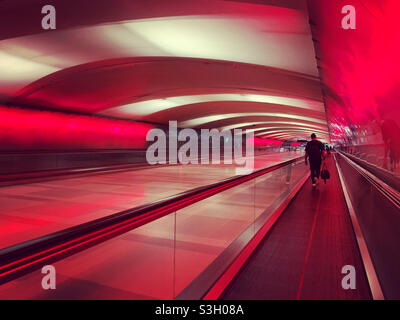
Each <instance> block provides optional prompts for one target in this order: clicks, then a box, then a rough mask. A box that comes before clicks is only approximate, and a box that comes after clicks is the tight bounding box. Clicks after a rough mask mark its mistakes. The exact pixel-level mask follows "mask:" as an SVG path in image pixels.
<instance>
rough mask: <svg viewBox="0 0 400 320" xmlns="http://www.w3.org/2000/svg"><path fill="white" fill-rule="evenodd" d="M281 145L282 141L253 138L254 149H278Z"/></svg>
mask: <svg viewBox="0 0 400 320" xmlns="http://www.w3.org/2000/svg"><path fill="white" fill-rule="evenodd" d="M281 145H282V141H280V140H273V139H262V138H254V147H255V148H262V147H279V146H281Z"/></svg>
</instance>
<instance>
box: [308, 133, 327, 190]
mask: <svg viewBox="0 0 400 320" xmlns="http://www.w3.org/2000/svg"><path fill="white" fill-rule="evenodd" d="M324 151H325V147H324V145H323V143H322V142H321V141H319V140H317V136H316V134H315V133H313V134H312V135H311V141H309V142H308V143H307V145H306V157H305V161H306V165H308V163H307V159H308V160H309V161H310V171H311V181H312V185H313V187H315V186H316V185H317V183H318V179H319V175H320V172H321V163H322V158H323V152H324Z"/></svg>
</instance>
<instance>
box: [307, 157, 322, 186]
mask: <svg viewBox="0 0 400 320" xmlns="http://www.w3.org/2000/svg"><path fill="white" fill-rule="evenodd" d="M310 171H311V181H312V182H313V183H315V178H318V179H319V175H320V173H321V160H320V161H313V160H310Z"/></svg>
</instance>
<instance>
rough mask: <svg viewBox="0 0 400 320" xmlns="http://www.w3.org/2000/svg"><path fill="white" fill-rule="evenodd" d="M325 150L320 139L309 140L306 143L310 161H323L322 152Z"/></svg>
mask: <svg viewBox="0 0 400 320" xmlns="http://www.w3.org/2000/svg"><path fill="white" fill-rule="evenodd" d="M323 150H325V147H324V144H323V143H322V142H321V141H318V140H312V141H309V142H308V143H307V145H306V153H307V155H308V159H310V162H311V161H314V162H315V161H319V162H321V159H322V158H321V154H322V151H323Z"/></svg>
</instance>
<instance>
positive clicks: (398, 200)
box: [339, 152, 400, 209]
mask: <svg viewBox="0 0 400 320" xmlns="http://www.w3.org/2000/svg"><path fill="white" fill-rule="evenodd" d="M339 154H340V156H342V157H343V159H345V160H346V161H347V162H348V163H349V164H350V165H351V166H352V167H353V168H354V169H355V170H356V171H357V172H358V173H359V174H360V175H361V176H362V177H364V178H365V180H367V181H368V182H369V183H370V184H371V185H372V186H374V187H375V188H376V189H377V190H378V191H379V192H381V193H382V194H383V195H384V196H385V197H386V198H387V199H388V200H390V201H391V202H392V203H393V204H394V205H395V206H396V207H397V208H398V209H400V192H398V191H397V190H395V189H393V188H392V187H391V186H389V185H388V184H386V183H385V182H383V181H382V180H381V179H379V178H378V177H376V176H375V175H373V174H372V173H371V172H369V171H368V170H366V169H364V168H363V167H361V166H360V165H359V164H357V163H356V162H355V161H354V160H353V159H351V157H349V155H347V154H345V153H344V152H339Z"/></svg>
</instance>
